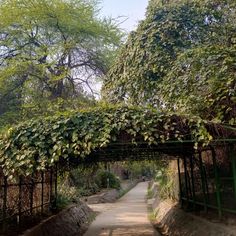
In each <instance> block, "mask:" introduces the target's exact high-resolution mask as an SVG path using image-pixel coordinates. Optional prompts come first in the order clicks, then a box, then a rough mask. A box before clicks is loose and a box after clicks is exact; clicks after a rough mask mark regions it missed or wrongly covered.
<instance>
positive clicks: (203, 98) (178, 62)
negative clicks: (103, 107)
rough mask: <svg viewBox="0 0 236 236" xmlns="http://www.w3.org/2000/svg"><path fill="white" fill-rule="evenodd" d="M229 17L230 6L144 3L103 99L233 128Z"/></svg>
mask: <svg viewBox="0 0 236 236" xmlns="http://www.w3.org/2000/svg"><path fill="white" fill-rule="evenodd" d="M235 13H236V2H235V1H232V0H227V1H209V0H190V1H185V0H175V1H167V0H166V1H165V0H162V1H161V0H152V1H150V4H149V7H148V9H147V14H146V19H145V20H144V21H142V22H141V23H140V25H139V26H138V28H137V30H136V31H135V32H132V33H131V34H130V35H129V38H128V40H127V43H126V44H125V45H124V47H123V48H122V49H121V51H120V56H119V57H118V59H117V61H116V63H115V64H114V66H113V67H112V69H111V70H110V72H109V74H108V76H107V78H106V81H105V84H104V87H103V94H104V98H106V99H107V100H109V101H110V102H114V103H115V102H117V101H119V102H120V101H123V102H126V103H129V104H136V105H137V104H138V105H143V104H144V105H145V104H150V105H151V106H156V107H159V109H162V110H166V109H167V110H172V111H173V110H175V111H176V110H178V111H182V112H184V113H188V114H193V115H200V116H201V117H202V118H204V119H209V120H220V121H222V122H227V123H228V122H229V123H230V124H235V119H234V117H235V99H236V96H235V74H234V70H235V44H236V22H235ZM124 58H125V59H124ZM172 84H173V86H172ZM168 91H171V92H170V93H169V92H168ZM206 110H209V111H210V112H209V114H208V113H207V112H206Z"/></svg>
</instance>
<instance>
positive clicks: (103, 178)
mask: <svg viewBox="0 0 236 236" xmlns="http://www.w3.org/2000/svg"><path fill="white" fill-rule="evenodd" d="M96 183H97V185H98V186H99V187H100V188H107V187H109V188H115V189H120V180H119V178H117V177H116V176H115V175H114V174H113V173H111V172H108V171H102V172H99V173H98V174H97V176H96Z"/></svg>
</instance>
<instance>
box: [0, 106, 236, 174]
mask: <svg viewBox="0 0 236 236" xmlns="http://www.w3.org/2000/svg"><path fill="white" fill-rule="evenodd" d="M219 138H220V139H222V141H225V140H226V138H227V139H228V140H229V139H232V140H233V138H235V131H234V130H233V129H232V130H229V129H225V128H224V127H223V126H222V125H221V124H213V123H208V122H206V121H204V120H202V119H200V118H199V117H196V118H194V119H193V118H191V119H190V118H188V117H184V116H178V115H175V114H162V113H160V112H158V111H157V110H154V109H149V108H137V107H127V106H109V107H96V108H93V109H88V110H83V111H79V112H77V113H72V114H69V115H64V116H55V117H51V118H41V119H38V120H32V121H30V122H26V123H22V124H20V125H18V126H16V127H14V128H11V129H10V130H9V131H8V133H7V134H5V135H3V136H2V139H1V143H0V156H1V165H2V168H3V171H4V173H5V175H7V176H12V175H14V174H17V175H22V174H24V175H30V174H31V173H33V172H34V171H36V170H39V171H41V170H44V169H46V168H47V167H52V166H53V165H55V163H58V162H59V163H60V162H62V163H63V161H64V160H77V161H78V163H79V162H82V161H86V160H89V161H93V160H94V161H99V159H98V157H99V158H101V160H102V159H103V157H109V160H112V159H113V160H115V159H116V158H117V156H119V159H122V150H123V151H125V153H126V154H125V155H126V156H127V153H128V154H129V155H130V156H131V154H132V153H133V154H134V153H135V150H136V151H137V152H136V154H135V155H138V153H139V154H143V155H145V153H148V151H149V150H152V151H153V150H155V151H159V152H164V153H172V154H175V155H178V154H180V153H181V152H182V153H184V152H194V149H196V148H197V147H198V145H200V146H202V145H207V144H209V143H210V142H211V143H213V142H216V141H219ZM223 139H224V140H223ZM114 151H118V153H119V155H113V154H114ZM110 154H112V155H110ZM133 156H134V155H133Z"/></svg>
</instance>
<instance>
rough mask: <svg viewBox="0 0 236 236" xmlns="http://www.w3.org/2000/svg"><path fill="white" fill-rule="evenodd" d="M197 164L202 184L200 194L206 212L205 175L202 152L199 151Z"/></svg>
mask: <svg viewBox="0 0 236 236" xmlns="http://www.w3.org/2000/svg"><path fill="white" fill-rule="evenodd" d="M198 155H199V164H200V174H201V182H202V192H203V198H204V211H205V212H207V197H206V188H205V187H206V182H205V175H204V171H203V163H202V152H201V151H199V153H198Z"/></svg>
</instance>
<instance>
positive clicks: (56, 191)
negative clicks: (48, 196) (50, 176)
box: [54, 164, 58, 208]
mask: <svg viewBox="0 0 236 236" xmlns="http://www.w3.org/2000/svg"><path fill="white" fill-rule="evenodd" d="M57 171H58V170H57V164H56V166H55V199H54V201H55V207H56V208H57Z"/></svg>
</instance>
